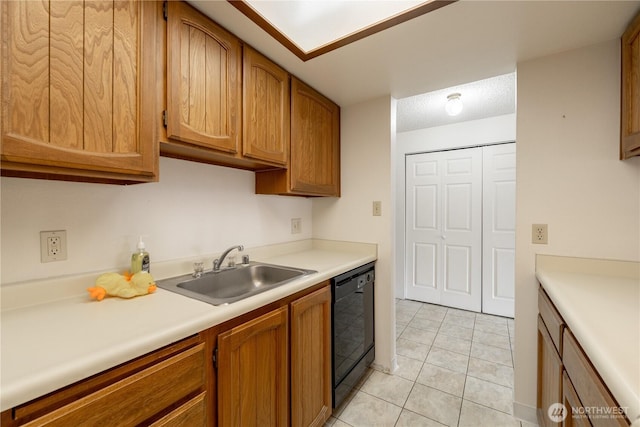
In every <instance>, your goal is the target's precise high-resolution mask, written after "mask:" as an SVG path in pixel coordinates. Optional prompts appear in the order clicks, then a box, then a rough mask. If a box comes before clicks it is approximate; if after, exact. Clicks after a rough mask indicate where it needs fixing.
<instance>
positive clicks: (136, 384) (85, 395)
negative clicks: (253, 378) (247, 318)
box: [2, 337, 210, 427]
mask: <svg viewBox="0 0 640 427" xmlns="http://www.w3.org/2000/svg"><path fill="white" fill-rule="evenodd" d="M204 349H205V345H204V343H202V342H200V341H199V339H198V337H192V338H187V339H185V340H182V341H180V342H178V343H175V344H172V345H170V346H167V347H164V348H162V349H160V350H157V351H155V352H152V353H149V354H148V355H145V356H142V357H140V358H138V359H135V360H133V361H131V362H128V363H125V364H123V365H120V366H118V367H116V368H113V369H111V370H108V371H106V372H104V373H102V374H98V375H96V376H94V377H91V378H89V379H86V380H83V381H80V382H78V383H76V384H73V385H70V386H69V387H66V388H64V389H61V390H59V391H56V392H53V393H51V394H48V395H46V396H44V397H42V398H39V399H36V400H33V401H31V402H28V403H25V404H24V405H20V406H18V407H16V408H14V409H12V410H8V411H4V412H3V413H2V425H3V426H5V427H17V426H23V425H24V426H61V427H67V426H80V425H85V426H98V425H106V426H123V427H124V426H137V425H151V424H153V423H155V425H158V426H172V425H180V422H181V420H189V424H188V425H189V426H205V425H207V417H206V411H205V407H204V402H205V396H206V389H205V378H206V369H207V368H206V365H205V364H206V363H207V361H208V360H210V358H207V357H205V351H204ZM183 425H184V424H183Z"/></svg>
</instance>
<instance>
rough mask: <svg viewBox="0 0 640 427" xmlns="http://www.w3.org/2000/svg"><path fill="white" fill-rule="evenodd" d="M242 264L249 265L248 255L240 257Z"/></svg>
mask: <svg viewBox="0 0 640 427" xmlns="http://www.w3.org/2000/svg"><path fill="white" fill-rule="evenodd" d="M242 263H243V264H249V255H242Z"/></svg>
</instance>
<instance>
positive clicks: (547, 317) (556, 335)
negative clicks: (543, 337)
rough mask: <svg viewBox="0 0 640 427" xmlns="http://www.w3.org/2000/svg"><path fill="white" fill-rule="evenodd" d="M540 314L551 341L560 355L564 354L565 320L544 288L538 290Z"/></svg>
mask: <svg viewBox="0 0 640 427" xmlns="http://www.w3.org/2000/svg"><path fill="white" fill-rule="evenodd" d="M538 312H539V313H540V316H541V317H542V320H543V321H544V324H545V326H546V327H547V330H548V331H549V335H550V336H551V340H552V341H553V344H554V345H555V347H556V350H557V351H558V353H559V354H562V331H563V330H564V327H565V325H564V320H562V316H560V313H558V310H556V308H555V307H554V306H553V303H552V302H551V300H550V299H549V297H548V296H547V294H546V292H545V291H544V289H542V286H540V287H539V288H538Z"/></svg>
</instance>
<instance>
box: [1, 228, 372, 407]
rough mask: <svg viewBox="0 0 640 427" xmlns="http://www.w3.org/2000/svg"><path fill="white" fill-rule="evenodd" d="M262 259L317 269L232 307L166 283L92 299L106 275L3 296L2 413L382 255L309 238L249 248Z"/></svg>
mask: <svg viewBox="0 0 640 427" xmlns="http://www.w3.org/2000/svg"><path fill="white" fill-rule="evenodd" d="M246 252H249V253H250V254H251V258H252V260H254V261H263V262H269V263H272V264H280V265H287V266H292V267H299V268H305V269H311V270H316V271H318V273H316V274H312V275H310V276H306V277H304V278H301V279H298V280H295V281H292V282H290V283H288V284H286V285H283V286H280V287H278V288H275V289H273V290H270V291H267V292H263V293H261V294H258V295H255V296H253V297H250V298H247V299H245V300H241V301H238V302H236V303H233V304H229V305H227V306H213V305H210V304H207V303H204V302H201V301H197V300H194V299H191V298H188V297H185V296H182V295H179V294H176V293H173V292H170V291H167V290H164V289H160V288H158V290H157V291H156V292H155V293H153V294H150V295H145V296H142V297H136V298H132V299H121V298H105V299H104V300H103V301H100V302H98V301H94V300H91V299H90V298H89V296H88V293H87V292H86V288H88V287H90V286H93V284H94V281H95V279H96V278H97V276H98V275H99V273H95V274H91V275H85V276H82V277H69V278H58V279H53V280H48V281H39V282H37V283H21V284H15V285H7V286H3V287H2V288H0V292H1V296H2V310H1V311H0V316H1V324H0V327H1V352H0V367H1V370H0V375H1V377H0V403H1V405H0V406H1V408H0V410H1V411H4V410H6V409H9V408H12V407H15V406H17V405H20V404H22V403H25V402H28V401H29V400H31V399H34V398H36V397H39V396H42V395H44V394H46V393H49V392H51V391H54V390H57V389H59V388H61V387H64V386H66V385H69V384H72V383H74V382H76V381H79V380H81V379H83V378H86V377H88V376H91V375H94V374H96V373H99V372H102V371H104V370H106V369H109V368H111V367H114V366H116V365H119V364H121V363H123V362H126V361H128V360H131V359H133V358H135V357H138V356H141V355H143V354H146V353H148V352H150V351H153V350H156V349H158V348H160V347H163V346H165V345H168V344H170V343H172V342H175V341H178V340H180V339H183V338H186V337H188V336H191V335H193V334H196V333H198V332H200V331H202V330H204V329H207V328H209V327H212V326H215V325H217V324H220V323H222V322H224V321H227V320H229V319H232V318H234V317H237V316H239V315H241V314H243V313H246V312H248V311H251V310H253V309H255V308H257V307H260V306H262V305H265V304H268V303H270V302H273V301H276V300H278V299H280V298H283V297H285V296H287V295H290V294H292V293H295V292H297V291H300V290H302V289H305V288H307V287H309V286H312V285H314V284H316V283H319V282H321V281H323V280H327V279H329V278H331V277H334V276H336V275H338V274H341V273H344V272H346V271H349V270H351V269H353V268H355V267H358V266H361V265H363V264H366V263H368V262H371V261H374V260H375V259H376V257H377V254H376V245H374V244H366V243H362V244H359V243H350V242H334V241H324V240H305V241H299V242H292V243H285V244H282V245H271V246H267V247H262V248H254V249H249V250H247V251H246ZM192 261H193V260H181V261H179V262H170V263H163V264H162V265H155V264H154V265H153V266H152V273H153V276H154V278H155V279H156V280H160V279H163V278H167V277H171V276H176V275H179V274H186V273H189V272H190V270H189V268H190V267H191V265H192Z"/></svg>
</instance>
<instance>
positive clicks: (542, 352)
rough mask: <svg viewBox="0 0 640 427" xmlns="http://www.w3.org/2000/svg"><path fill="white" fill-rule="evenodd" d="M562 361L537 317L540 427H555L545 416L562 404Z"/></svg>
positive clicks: (545, 328)
mask: <svg viewBox="0 0 640 427" xmlns="http://www.w3.org/2000/svg"><path fill="white" fill-rule="evenodd" d="M561 380H562V359H561V358H560V355H559V353H558V350H557V348H556V347H555V345H554V342H553V340H552V339H551V335H550V334H549V331H547V327H546V326H545V324H544V321H543V320H542V317H541V316H538V395H537V408H538V421H539V423H540V426H542V427H557V426H560V425H561V424H562V423H559V422H554V421H553V420H552V419H551V418H550V417H548V416H547V410H548V408H549V407H550V406H551V405H553V404H555V403H560V402H562V381H561Z"/></svg>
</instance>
